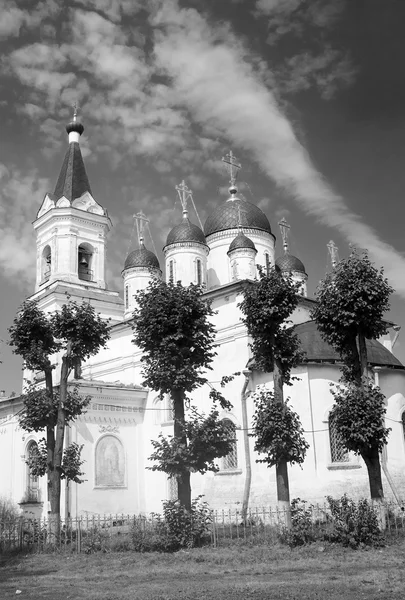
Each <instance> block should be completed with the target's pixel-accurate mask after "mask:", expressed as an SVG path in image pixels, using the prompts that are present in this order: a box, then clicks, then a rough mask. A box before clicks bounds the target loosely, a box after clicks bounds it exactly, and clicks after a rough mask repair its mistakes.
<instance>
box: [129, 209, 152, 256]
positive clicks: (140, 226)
mask: <svg viewBox="0 0 405 600" xmlns="http://www.w3.org/2000/svg"><path fill="white" fill-rule="evenodd" d="M133 217H134V220H135V225H136V234H137V237H138V243H139V247H140V248H141V247H142V246H143V242H144V239H145V236H144V231H145V227H146V226H147V225H148V224H149V219H148V218H147V217H146V215H145V214H144V212H143V211H142V210H140V211H139V212H138V213H136V214H135V215H133Z"/></svg>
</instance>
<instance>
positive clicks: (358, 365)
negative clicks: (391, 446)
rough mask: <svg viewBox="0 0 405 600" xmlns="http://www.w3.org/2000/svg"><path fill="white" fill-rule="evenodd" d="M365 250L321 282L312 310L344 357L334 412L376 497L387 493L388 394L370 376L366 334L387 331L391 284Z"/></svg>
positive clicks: (371, 335)
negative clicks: (383, 476)
mask: <svg viewBox="0 0 405 600" xmlns="http://www.w3.org/2000/svg"><path fill="white" fill-rule="evenodd" d="M383 273H384V272H383V269H381V270H377V269H376V268H375V267H374V266H373V265H372V263H371V262H370V260H369V258H368V256H367V255H362V256H359V255H358V254H357V253H356V252H352V253H351V254H350V256H349V257H348V258H346V259H344V260H341V261H340V262H339V263H338V264H337V265H336V267H335V268H334V269H333V272H332V273H329V274H328V275H327V276H326V277H325V279H324V280H323V281H321V283H320V285H319V287H318V291H317V300H318V304H317V306H316V308H315V309H314V310H313V314H312V317H313V318H314V319H315V321H316V323H317V326H318V329H319V331H320V332H321V335H322V337H323V338H324V339H325V340H326V341H327V342H328V343H329V344H330V345H331V346H333V347H334V348H335V349H336V350H337V351H338V352H339V354H340V356H341V358H342V361H343V369H342V373H343V375H342V378H341V382H342V384H343V387H342V386H341V387H339V388H338V389H337V390H336V391H335V392H333V393H334V397H335V406H334V408H333V410H332V414H333V416H334V417H335V419H336V420H335V422H336V426H337V429H338V431H339V433H340V435H341V436H342V439H343V442H344V444H345V446H346V447H347V448H348V449H349V450H352V451H353V452H355V453H357V454H360V455H361V457H362V458H363V460H364V462H365V464H366V466H367V471H368V477H369V483H370V493H371V498H372V499H373V500H381V499H382V498H383V486H382V479H381V465H380V456H379V453H380V452H381V450H382V448H383V447H384V445H385V444H386V443H387V437H388V433H389V429H387V428H385V427H384V415H385V412H386V409H385V404H384V401H385V399H384V396H383V394H382V393H381V391H380V390H379V389H378V388H376V387H375V386H374V385H373V383H372V381H370V378H369V370H368V369H369V363H368V356H367V346H366V339H378V338H379V337H380V336H381V335H383V334H385V333H387V328H388V326H387V323H386V322H385V321H384V320H383V317H384V314H385V313H386V312H387V311H388V309H389V298H390V295H391V293H392V292H393V289H392V288H391V286H390V285H389V284H388V281H387V279H386V278H385V277H384V274H383Z"/></svg>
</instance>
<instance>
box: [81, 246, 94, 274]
mask: <svg viewBox="0 0 405 600" xmlns="http://www.w3.org/2000/svg"><path fill="white" fill-rule="evenodd" d="M93 254H94V249H93V247H92V246H91V245H90V244H87V243H82V244H80V246H79V248H78V256H77V263H78V266H77V274H78V276H79V279H83V281H93Z"/></svg>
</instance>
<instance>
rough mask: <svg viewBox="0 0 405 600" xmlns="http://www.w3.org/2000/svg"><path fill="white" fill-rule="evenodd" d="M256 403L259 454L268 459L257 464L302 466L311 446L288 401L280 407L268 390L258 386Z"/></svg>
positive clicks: (255, 423)
mask: <svg viewBox="0 0 405 600" xmlns="http://www.w3.org/2000/svg"><path fill="white" fill-rule="evenodd" d="M252 399H253V401H254V404H255V413H254V415H253V436H254V437H255V450H256V452H258V453H259V454H263V455H264V458H261V459H258V460H257V461H256V462H261V463H267V465H268V466H269V467H272V466H274V465H277V464H278V463H280V462H281V461H285V462H287V463H290V464H298V465H301V464H302V463H303V462H304V459H305V455H306V452H307V450H308V448H309V444H308V442H307V441H306V439H305V436H304V430H303V428H302V425H301V422H300V419H299V416H298V414H297V413H296V412H295V411H293V410H292V408H291V407H290V406H289V405H288V399H287V400H285V401H284V403H282V404H280V402H279V401H277V400H275V398H274V394H273V392H271V391H270V390H268V389H267V388H266V387H265V386H258V387H257V388H256V391H255V392H254V394H253V395H252Z"/></svg>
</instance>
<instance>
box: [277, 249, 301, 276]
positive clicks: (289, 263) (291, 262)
mask: <svg viewBox="0 0 405 600" xmlns="http://www.w3.org/2000/svg"><path fill="white" fill-rule="evenodd" d="M276 269H279V270H280V271H281V272H283V273H285V272H289V273H290V272H292V271H298V272H299V273H304V274H305V275H306V271H305V267H304V265H303V264H302V262H301V261H300V259H299V258H297V257H296V256H293V255H292V254H284V255H283V256H279V257H278V258H277V260H276Z"/></svg>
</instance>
